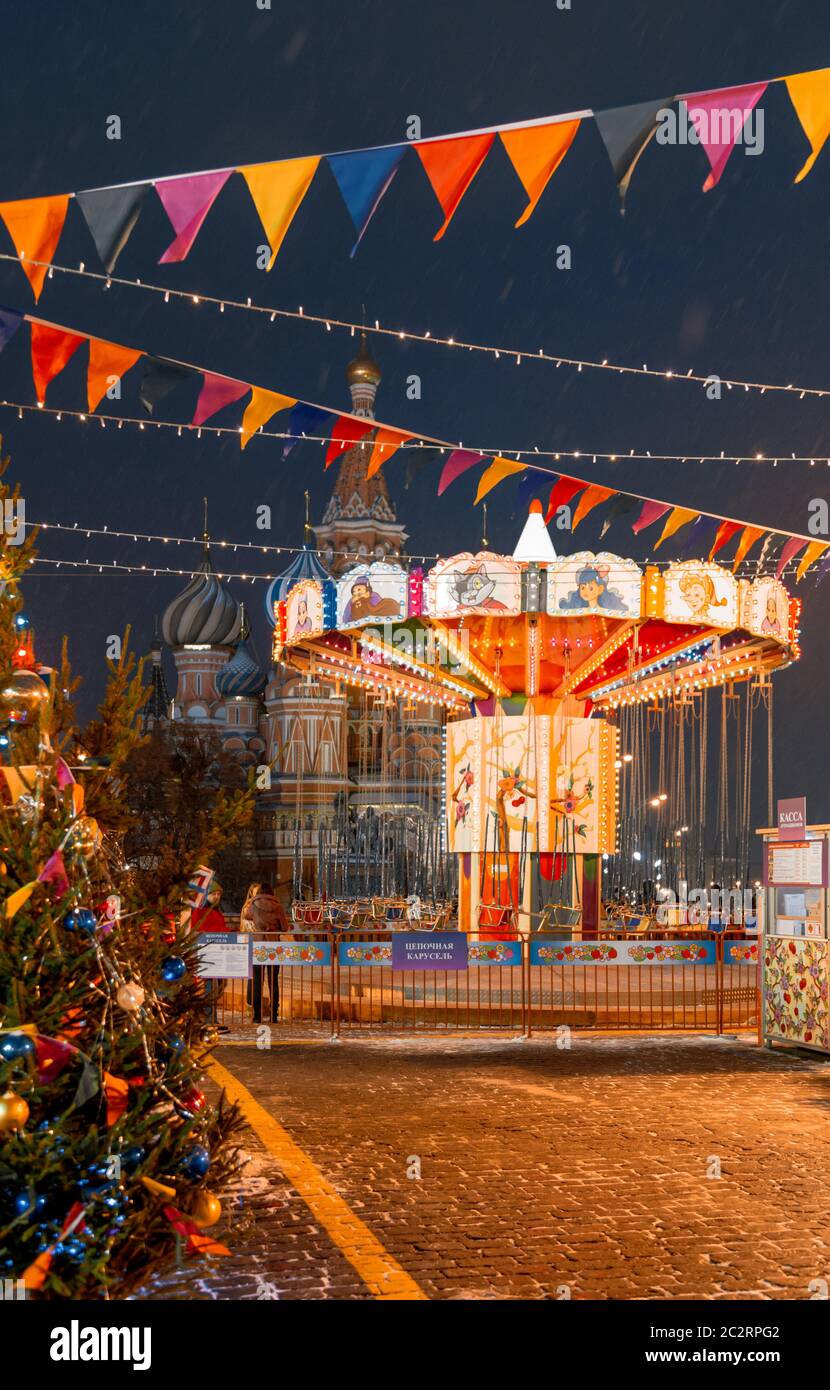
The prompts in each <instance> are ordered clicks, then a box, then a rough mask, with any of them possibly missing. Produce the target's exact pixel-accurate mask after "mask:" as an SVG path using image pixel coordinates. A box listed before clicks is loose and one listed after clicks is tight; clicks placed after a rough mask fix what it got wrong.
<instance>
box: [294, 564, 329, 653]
mask: <svg viewBox="0 0 830 1390" xmlns="http://www.w3.org/2000/svg"><path fill="white" fill-rule="evenodd" d="M285 617H286V623H285V628H286V641H287V642H288V644H289V646H290V645H291V643H292V642H301V641H302V640H303V638H304V637H314V636H317V635H318V634H319V633H321V632H322V631H323V590H322V587H321V585H320V584H318V583H316V581H315V580H313V579H303V580H301V581H300V583H299V584H295V585H294V588H293V589H291V591H290V592H289V594H288V597H287V599H286V601H285Z"/></svg>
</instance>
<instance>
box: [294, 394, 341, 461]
mask: <svg viewBox="0 0 830 1390" xmlns="http://www.w3.org/2000/svg"><path fill="white" fill-rule="evenodd" d="M333 419H334V414H333V412H332V411H331V410H321V409H320V406H319V405H306V404H305V401H299V402H298V404H297V405H295V406H294V408H293V410H292V411H291V414H290V415H289V417H288V420H287V422H286V425H285V432H286V434H293V435H297V436H300V435H303V434H324V433H326V430H325V427H326V425H328V423H329V421H330V420H333ZM299 442H300V440H299V437H298V438H296V439H286V441H285V444H284V445H283V450H282V456H283V458H284V459H287V458H288V455H289V454H290V453H291V450H292V449H293V448H294V447H295V446H296V445H297V444H299Z"/></svg>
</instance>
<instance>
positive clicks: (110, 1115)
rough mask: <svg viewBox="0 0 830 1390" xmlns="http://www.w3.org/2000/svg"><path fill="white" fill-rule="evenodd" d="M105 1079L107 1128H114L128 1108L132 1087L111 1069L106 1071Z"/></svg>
mask: <svg viewBox="0 0 830 1390" xmlns="http://www.w3.org/2000/svg"><path fill="white" fill-rule="evenodd" d="M103 1079H104V1095H105V1096H106V1098H107V1128H108V1129H112V1127H113V1125H114V1124H115V1123H116V1122H117V1121H118V1120H120V1119H121V1116H122V1115H123V1114H124V1111H125V1110H126V1109H127V1101H128V1099H129V1095H130V1087H129V1083H128V1082H126V1081H125V1080H124V1078H123V1076H113V1074H112V1072H109V1071H105V1072H104V1078H103Z"/></svg>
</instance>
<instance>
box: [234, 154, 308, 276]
mask: <svg viewBox="0 0 830 1390" xmlns="http://www.w3.org/2000/svg"><path fill="white" fill-rule="evenodd" d="M319 163H320V156H319V155H318V154H314V155H310V156H308V157H307V158H305V159H281V160H279V161H278V163H276V164H248V165H244V166H243V167H242V168H241V169H240V170H239V173H240V174H242V175H244V178H245V182H246V183H247V185H248V188H249V189H250V193H251V197H252V198H253V200H254V206H255V207H256V210H257V212H258V213H259V220H260V222H261V223H262V227H263V230H264V232H265V235H266V236H267V238H268V244H269V246H270V247H271V259H270V261H269V262H268V269H269V270H270V269H271V267H272V265H273V264H274V261H275V260H276V259H277V252H278V251H279V249H280V247H281V246H282V241H283V237H284V236H285V234H286V232H287V231H288V228H289V227H290V226H291V223H292V221H293V219H294V214H295V212H296V211H297V208H298V207H299V206H300V203H301V202H302V201H303V198H304V197H305V195H306V193H307V192H308V188H309V184H310V183H311V180H312V179H313V178H314V175H315V174H316V172H317V165H318V164H319Z"/></svg>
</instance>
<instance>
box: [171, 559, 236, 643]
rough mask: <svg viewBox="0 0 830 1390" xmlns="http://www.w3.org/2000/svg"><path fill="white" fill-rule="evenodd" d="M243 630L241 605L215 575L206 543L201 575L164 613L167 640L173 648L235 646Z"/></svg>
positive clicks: (193, 580) (195, 576) (198, 575)
mask: <svg viewBox="0 0 830 1390" xmlns="http://www.w3.org/2000/svg"><path fill="white" fill-rule="evenodd" d="M241 627H242V619H241V615H240V612H239V604H238V603H237V601H236V599H235V598H234V597H233V595H232V594H231V593H230V591H229V590H228V589H226V588H225V586H224V584H223V583H222V581H221V580H220V579H219V577H218V576H217V575H216V574H215V573H214V570H213V566H212V564H211V563H210V551H209V550H208V546H207V542H205V558H204V560H203V562H202V564H201V566H200V569H199V573H198V574H195V575H194V576H193V578H192V579H191V581H190V583H189V584H188V585H187V586H186V588H184V589H183V590H182V592H181V593H180V594H179V596H178V598H174V599H173V602H172V603H170V604H168V606H167V608H166V609H165V610H164V617H163V618H162V621H161V631H162V635H163V637H164V640H165V642H166V643H167V645H168V646H169V647H194V646H210V647H224V646H232V645H233V643H234V642H235V641H236V639H237V637H238V636H239V634H240V631H241Z"/></svg>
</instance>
